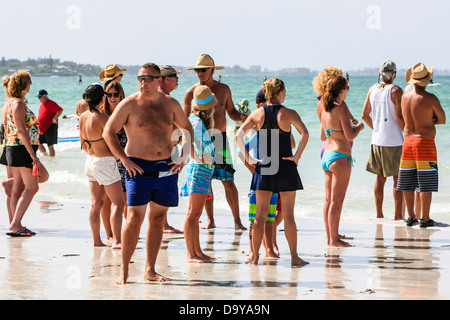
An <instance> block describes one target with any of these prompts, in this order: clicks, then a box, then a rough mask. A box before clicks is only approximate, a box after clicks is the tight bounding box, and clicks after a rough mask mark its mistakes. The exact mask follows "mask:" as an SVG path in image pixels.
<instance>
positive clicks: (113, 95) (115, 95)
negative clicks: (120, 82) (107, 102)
mask: <svg viewBox="0 0 450 320" xmlns="http://www.w3.org/2000/svg"><path fill="white" fill-rule="evenodd" d="M106 95H107V96H108V98H112V97H114V98H119V97H120V93H118V92H114V93H107V94H106Z"/></svg>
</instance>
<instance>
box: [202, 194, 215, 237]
mask: <svg viewBox="0 0 450 320" xmlns="http://www.w3.org/2000/svg"><path fill="white" fill-rule="evenodd" d="M211 193H212V187H211ZM205 211H206V216H207V217H208V221H207V222H206V226H204V227H202V229H213V228H215V227H216V223H215V222H214V195H213V196H212V197H211V199H207V200H206V202H205Z"/></svg>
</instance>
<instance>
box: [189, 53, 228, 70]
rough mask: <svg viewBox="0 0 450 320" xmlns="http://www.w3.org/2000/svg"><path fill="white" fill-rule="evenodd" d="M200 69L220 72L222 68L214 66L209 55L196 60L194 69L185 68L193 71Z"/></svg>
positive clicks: (203, 55)
mask: <svg viewBox="0 0 450 320" xmlns="http://www.w3.org/2000/svg"><path fill="white" fill-rule="evenodd" d="M201 68H214V69H216V70H222V69H223V68H225V67H223V66H216V65H215V63H214V60H213V58H211V56H210V55H209V54H202V55H201V56H200V57H198V58H197V62H196V63H195V67H192V68H187V69H186V70H195V69H201Z"/></svg>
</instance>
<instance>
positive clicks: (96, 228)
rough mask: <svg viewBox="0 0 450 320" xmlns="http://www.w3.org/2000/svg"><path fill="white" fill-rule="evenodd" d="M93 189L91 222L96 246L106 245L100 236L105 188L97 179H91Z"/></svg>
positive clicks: (90, 183) (90, 184)
mask: <svg viewBox="0 0 450 320" xmlns="http://www.w3.org/2000/svg"><path fill="white" fill-rule="evenodd" d="M89 186H90V189H91V211H90V212H89V224H90V226H91V231H92V238H93V240H94V247H104V246H105V244H104V243H103V241H102V238H101V237H100V224H101V222H100V210H101V208H102V204H103V197H104V195H105V188H104V187H103V186H101V185H99V184H98V182H97V181H89Z"/></svg>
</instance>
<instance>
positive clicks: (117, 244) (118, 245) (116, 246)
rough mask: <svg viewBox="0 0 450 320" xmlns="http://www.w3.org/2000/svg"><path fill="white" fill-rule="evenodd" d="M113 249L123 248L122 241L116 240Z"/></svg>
mask: <svg viewBox="0 0 450 320" xmlns="http://www.w3.org/2000/svg"><path fill="white" fill-rule="evenodd" d="M111 249H122V245H121V244H120V242H114V243H113V244H112V246H111Z"/></svg>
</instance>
